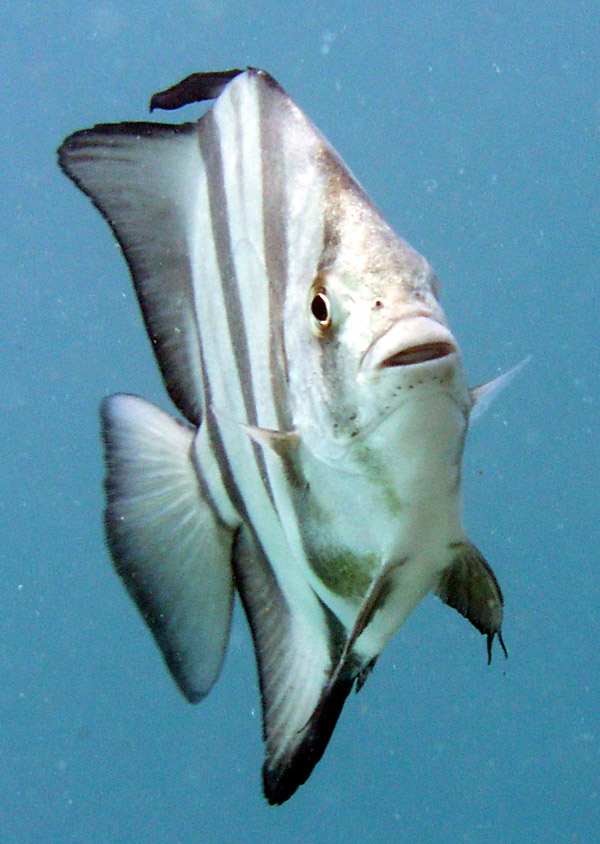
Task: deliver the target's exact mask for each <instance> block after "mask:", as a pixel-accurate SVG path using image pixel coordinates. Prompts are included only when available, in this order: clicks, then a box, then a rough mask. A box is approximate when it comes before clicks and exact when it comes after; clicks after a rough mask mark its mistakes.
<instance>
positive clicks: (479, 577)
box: [435, 542, 508, 664]
mask: <svg viewBox="0 0 600 844" xmlns="http://www.w3.org/2000/svg"><path fill="white" fill-rule="evenodd" d="M455 548H456V557H455V559H454V561H453V562H452V563H451V564H450V565H449V566H448V568H446V569H445V570H444V571H443V572H442V575H441V577H440V580H439V583H438V585H437V588H436V590H435V592H436V594H437V595H438V596H439V597H440V598H441V599H442V601H444V603H446V604H448V606H449V607H454V609H455V610H458V612H459V613H460V614H461V615H463V616H464V617H465V618H466V619H468V620H469V621H470V622H471V624H472V625H473V626H474V627H475V628H476V629H477V630H479V632H480V633H483V634H484V635H485V636H487V652H488V664H489V663H490V662H491V660H492V642H493V641H494V636H497V637H498V641H499V642H500V646H501V647H502V650H503V651H504V655H505V656H508V654H507V651H506V647H505V645H504V640H503V638H502V629H501V628H502V618H503V612H504V611H503V605H504V600H503V598H502V591H501V589H500V586H499V584H498V581H497V580H496V576H495V574H494V572H493V571H492V569H491V568H490V566H489V565H488V564H487V563H486V561H485V559H484V558H483V556H482V555H481V553H480V552H479V551H478V550H477V548H476V547H475V546H474V545H473V544H472V543H470V542H461V543H457V544H456V546H455Z"/></svg>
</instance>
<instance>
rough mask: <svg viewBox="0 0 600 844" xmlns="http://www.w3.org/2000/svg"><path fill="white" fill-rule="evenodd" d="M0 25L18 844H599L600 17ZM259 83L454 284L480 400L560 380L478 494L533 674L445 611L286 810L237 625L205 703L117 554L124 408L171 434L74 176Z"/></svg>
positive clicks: (580, 5)
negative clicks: (197, 74) (108, 443)
mask: <svg viewBox="0 0 600 844" xmlns="http://www.w3.org/2000/svg"><path fill="white" fill-rule="evenodd" d="M0 31H1V32H2V49H1V50H0V71H1V78H2V80H3V93H2V96H1V97H0V153H1V161H2V167H1V168H0V198H1V199H0V218H1V219H0V221H1V232H2V234H1V237H0V250H1V260H0V274H1V297H2V298H1V302H2V305H1V308H0V340H1V344H2V355H1V358H0V366H1V373H0V385H1V392H0V419H1V434H0V437H1V454H2V464H1V465H2V471H1V473H0V518H1V521H2V526H1V531H2V533H1V536H2V543H1V546H0V554H1V561H0V672H1V673H0V676H1V678H2V679H1V682H0V842H2V844H80V843H81V844H83V842H94V844H121V843H122V842H124V841H131V842H136V844H159V842H160V844H175V842H177V844H182V842H185V844H187V842H190V844H221V843H222V844H226V843H227V844H231V842H244V843H245V844H258V842H261V844H271V842H273V844H296V842H298V844H300V842H301V843H302V844H307V842H309V843H310V844H320V842H327V844H342V842H347V841H356V842H358V841H369V842H403V841H407V842H426V844H429V843H431V844H457V842H465V843H467V842H468V844H491V842H499V844H523V843H524V842H527V844H529V842H536V844H537V842H544V844H554V842H556V844H558V842H560V844H566V843H567V842H578V844H596V842H598V841H600V726H599V719H600V700H599V693H600V671H599V659H600V656H599V651H600V577H599V559H598V558H599V551H600V530H599V519H598V509H599V507H598V504H599V498H600V494H599V492H600V487H599V476H600V460H599V456H600V450H599V424H598V423H599V418H598V405H599V402H598V387H599V385H600V382H599V374H600V370H599V365H598V359H599V354H598V347H599V342H600V327H599V323H600V291H599V286H600V285H599V282H600V239H599V236H600V217H599V212H600V207H599V196H600V192H599V165H600V153H599V149H600V148H599V141H600V55H599V54H600V7H599V6H598V3H597V2H595V1H594V0H589V2H587V0H584V2H579V0H539V1H538V2H536V3H534V4H525V3H522V2H517V0H514V2H508V0H507V1H506V2H505V1H504V0H498V2H493V0H483V2H479V3H467V2H452V1H451V0H429V1H428V2H427V3H423V2H422V0H419V2H417V0H405V2H402V3H398V2H391V0H390V2H382V1H380V2H378V0H375V2H371V3H369V4H366V3H365V4H360V3H356V2H349V1H348V0H346V2H343V0H330V2H297V3H294V4H284V3H281V2H276V1H275V0H266V2H259V0H254V1H253V0H235V2H234V0H180V2H178V3H173V2H171V1H170V0H154V2H152V3H144V2H141V0H135V2H134V0H118V2H117V0H114V2H96V1H95V0H92V1H91V2H87V3H82V4H73V3H68V2H54V3H44V2H41V0H39V2H19V3H17V2H14V0H13V2H11V0H8V2H5V3H3V4H2V8H1V10H0ZM245 65H254V66H259V67H264V68H265V69H267V70H269V71H270V72H271V73H272V74H273V75H274V76H275V78H276V79H277V80H278V81H279V82H280V83H281V84H282V85H283V86H284V88H286V90H287V91H288V92H289V94H290V95H291V96H292V97H293V98H294V100H296V102H297V103H298V104H299V105H300V107H301V108H302V109H303V110H304V111H305V112H306V113H307V114H308V116H309V117H310V118H311V119H312V120H313V122H314V123H315V124H316V125H317V126H318V127H319V128H320V129H321V131H322V132H323V133H324V134H325V135H326V137H327V138H328V139H329V140H330V141H331V142H332V144H333V145H334V146H335V148H336V149H337V150H338V152H339V153H340V154H341V155H342V157H343V158H344V159H345V161H346V163H347V164H348V165H349V167H350V168H351V169H352V171H353V172H354V174H355V175H356V177H357V178H358V180H359V181H360V182H361V183H362V185H363V186H364V187H365V189H366V190H367V192H368V193H369V194H370V195H371V197H372V198H373V200H374V201H375V202H376V203H377V204H378V205H379V207H380V208H381V209H382V210H383V212H384V214H385V216H386V217H387V218H388V220H389V221H390V223H391V224H392V225H393V226H394V228H395V229H396V230H397V231H398V232H399V233H400V234H401V235H402V236H403V237H405V238H406V239H407V240H408V241H409V242H410V243H411V244H412V245H413V246H414V247H415V248H417V249H418V250H419V251H421V252H422V253H423V254H424V255H425V256H426V257H427V258H428V259H429V260H430V261H431V262H432V263H433V264H434V266H435V268H436V270H437V272H438V275H439V276H440V279H441V282H442V301H443V305H444V308H445V311H446V314H447V315H448V318H449V320H450V324H451V326H452V329H453V331H454V333H455V335H456V336H457V337H458V339H459V341H460V343H461V346H462V350H463V354H464V357H465V361H466V367H467V371H468V374H469V378H470V382H471V383H472V384H477V383H480V382H482V381H485V380H487V379H489V378H492V377H493V376H495V375H497V374H498V373H499V372H500V371H503V370H506V369H508V368H510V367H511V366H513V365H514V364H516V363H517V362H518V361H520V360H521V359H522V358H524V357H525V356H527V355H531V356H532V361H531V362H530V363H529V364H528V366H527V367H525V369H524V370H523V371H522V373H521V374H520V376H519V377H518V379H516V381H515V382H514V383H513V385H512V386H511V387H510V389H509V390H507V391H505V392H504V393H503V394H502V395H501V396H500V397H499V399H498V400H497V401H496V403H495V404H494V405H493V407H492V408H491V409H490V410H489V411H488V413H487V414H486V415H485V416H484V417H483V419H482V420H481V421H480V422H478V423H477V424H476V425H475V426H474V428H473V430H472V431H471V434H470V437H469V440H468V444H467V453H466V461H465V469H464V477H465V513H466V516H465V517H466V526H467V530H468V533H469V534H470V536H471V538H472V539H473V541H474V542H475V543H476V544H477V545H478V546H479V547H480V548H481V550H482V551H483V553H484V554H485V556H486V558H487V559H488V560H489V562H490V564H491V565H492V566H493V568H494V571H495V572H496V574H497V576H498V579H499V581H500V583H501V585H502V589H503V591H504V597H505V622H504V628H503V629H504V638H505V641H506V644H507V647H508V650H509V659H508V660H507V661H505V660H504V659H503V657H502V655H501V653H500V649H499V648H496V649H495V656H494V660H493V662H492V665H491V666H490V667H488V666H487V665H486V653H485V640H484V639H483V638H482V637H481V636H480V635H479V634H478V633H477V632H476V631H475V630H474V629H473V628H472V627H471V626H470V625H469V624H468V623H467V622H466V621H465V620H464V619H463V618H461V617H460V616H459V615H458V614H457V613H456V612H454V611H453V610H450V609H448V608H447V607H445V606H443V605H442V604H441V603H440V601H438V600H437V599H435V598H433V597H429V598H428V599H427V600H425V601H424V602H423V604H422V605H421V606H420V607H419V608H418V609H417V611H416V612H415V613H414V615H413V616H412V617H411V618H410V619H409V621H408V622H407V624H406V625H405V626H404V627H403V628H402V630H401V631H400V632H399V634H398V635H397V636H396V637H395V638H394V639H393V640H392V642H391V643H390V644H389V645H388V647H387V648H386V650H385V651H384V653H383V655H382V656H381V658H380V660H379V662H378V664H377V667H376V670H375V671H374V673H373V675H372V676H371V677H370V678H369V681H368V683H367V684H366V685H365V688H364V689H363V690H362V691H361V693H360V694H359V695H358V696H355V695H352V696H351V697H350V698H349V700H348V702H347V704H346V706H345V708H344V711H343V713H342V716H341V719H340V722H339V724H338V726H337V728H336V730H335V732H334V734H333V738H332V740H331V743H330V745H329V747H328V750H327V752H326V754H325V756H324V758H323V760H322V761H321V763H320V764H319V765H318V766H317V768H316V770H315V771H314V773H313V775H312V777H311V778H310V780H309V782H308V783H307V784H306V785H305V786H303V787H302V788H301V789H300V790H299V791H298V793H297V794H296V795H295V796H294V797H293V798H292V799H291V800H290V802H289V803H287V804H286V805H284V806H283V807H281V808H269V807H268V806H267V804H266V802H265V801H264V799H263V798H262V796H261V793H260V766H261V764H262V754H263V750H262V744H261V734H260V733H261V729H260V702H259V697H258V689H257V682H256V672H255V666H254V657H253V653H252V647H251V641H250V635H249V632H248V630H247V626H246V622H245V619H244V617H243V613H242V612H241V610H240V607H239V605H238V606H237V607H236V613H235V621H234V627H233V635H232V640H231V644H230V647H229V652H228V656H227V660H226V664H225V669H224V671H223V674H222V676H221V678H220V680H219V682H218V683H217V685H216V686H215V688H214V689H213V691H212V692H211V694H210V695H209V697H208V698H207V699H206V700H205V701H204V702H203V703H202V704H200V705H198V706H195V707H193V706H190V705H189V704H187V703H186V702H185V701H184V699H183V697H182V696H181V695H180V693H179V692H178V691H177V689H176V687H175V685H174V683H173V682H172V680H171V679H170V677H169V676H168V674H167V671H166V669H165V668H164V666H163V664H162V660H161V657H160V655H159V652H158V650H157V648H156V646H155V645H154V642H153V641H152V639H151V637H150V634H149V633H148V631H147V629H146V627H145V626H144V624H143V622H142V620H141V617H140V616H139V614H138V613H137V611H136V610H135V608H134V606H133V604H132V603H131V601H130V599H129V598H128V596H127V595H126V593H125V590H124V589H123V587H122V585H121V583H120V582H119V580H118V578H117V577H116V576H115V574H114V573H113V570H112V566H111V563H110V562H109V558H108V555H107V552H106V549H105V547H104V539H103V529H102V507H103V501H102V476H103V468H102V453H101V445H100V440H99V422H98V405H99V402H100V400H101V399H102V397H103V396H105V395H107V394H110V393H112V392H116V391H126V392H135V393H138V394H140V395H142V396H144V397H145V398H147V399H150V400H152V401H154V402H155V403H157V404H159V405H160V406H162V407H163V408H165V409H169V410H170V409H171V408H170V405H169V401H168V398H167V396H166V393H165V391H164V389H163V387H162V384H161V381H160V377H159V373H158V369H157V366H156V364H155V362H154V359H153V356H152V352H151V349H150V344H149V342H148V340H147V338H146V335H145V332H144V329H143V326H142V321H141V317H140V314H139V311H138V306H137V302H136V300H135V297H134V293H133V288H132V285H131V282H130V279H129V276H128V273H127V270H126V266H125V263H124V261H123V259H122V256H121V254H120V252H119V249H118V247H117V246H116V243H115V241H114V239H113V237H112V235H111V234H110V232H109V229H108V227H107V226H106V224H105V223H104V222H103V220H102V219H101V217H100V215H99V214H98V213H97V212H96V211H95V210H94V209H93V208H92V206H91V204H90V203H89V201H87V200H86V199H85V198H84V197H83V196H82V195H81V194H80V193H79V192H78V191H76V190H75V189H74V187H73V185H71V184H70V183H69V182H68V181H67V179H65V178H64V176H63V175H62V174H61V173H60V171H59V169H58V167H57V166H56V160H55V149H56V147H57V146H58V144H59V143H60V142H61V140H62V139H63V137H64V136H65V135H67V134H69V133H70V132H72V131H74V130H76V129H80V128H84V127H88V126H91V125H93V124H94V123H98V122H115V121H120V120H146V119H148V114H147V104H148V101H149V97H150V95H151V94H152V93H153V92H155V91H157V90H161V89H163V88H165V87H167V86H169V85H171V84H173V83H175V82H177V81H178V80H179V79H181V78H182V77H184V76H185V75H187V74H188V73H192V72H194V71H200V70H221V69H225V68H230V67H243V66H245ZM201 111H202V107H200V106H190V107H187V108H186V109H184V110H182V111H180V112H175V113H174V114H171V115H168V114H166V115H165V114H163V113H159V114H158V115H157V117H156V119H157V120H159V121H162V122H169V121H172V122H183V121H185V120H194V119H196V117H197V116H198V115H199V114H200V112H201Z"/></svg>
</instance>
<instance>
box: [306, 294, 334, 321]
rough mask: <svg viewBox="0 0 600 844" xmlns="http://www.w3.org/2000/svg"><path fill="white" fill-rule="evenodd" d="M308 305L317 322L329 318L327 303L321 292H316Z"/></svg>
mask: <svg viewBox="0 0 600 844" xmlns="http://www.w3.org/2000/svg"><path fill="white" fill-rule="evenodd" d="M310 307H311V311H312V315H313V316H314V318H315V319H316V320H317V321H318V322H327V320H328V319H329V307H328V305H327V299H326V298H325V296H323V294H322V293H317V295H316V296H315V298H314V299H313V300H312V305H311V306H310Z"/></svg>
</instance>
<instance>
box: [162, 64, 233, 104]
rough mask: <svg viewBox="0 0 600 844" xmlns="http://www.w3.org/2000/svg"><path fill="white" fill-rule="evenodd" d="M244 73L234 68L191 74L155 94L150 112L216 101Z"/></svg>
mask: <svg viewBox="0 0 600 844" xmlns="http://www.w3.org/2000/svg"><path fill="white" fill-rule="evenodd" d="M243 72H244V71H243V70H241V69H240V68H233V69H232V70H217V71H212V72H210V73H191V74H190V75H189V76H186V77H185V79H182V80H181V82H177V83H176V84H175V85H171V87H170V88H165V90H164V91H158V92H157V93H156V94H153V95H152V97H151V99H150V111H154V109H155V108H161V109H164V110H165V111H173V110H174V109H176V108H181V107H182V106H185V105H189V104H190V103H201V102H204V101H205V100H215V99H216V98H217V97H218V96H219V94H220V93H221V92H222V91H223V89H224V88H225V86H226V85H228V84H229V83H230V82H231V80H232V79H235V77H236V76H239V74H240V73H243Z"/></svg>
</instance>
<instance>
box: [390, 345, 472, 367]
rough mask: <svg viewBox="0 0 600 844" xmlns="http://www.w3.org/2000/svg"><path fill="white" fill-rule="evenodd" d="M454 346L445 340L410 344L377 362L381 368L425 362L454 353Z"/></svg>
mask: <svg viewBox="0 0 600 844" xmlns="http://www.w3.org/2000/svg"><path fill="white" fill-rule="evenodd" d="M455 351H456V346H454V345H453V344H452V343H448V342H446V341H443V340H442V341H437V342H436V341H433V342H431V343H420V344H419V345H418V346H410V347H409V348H408V349H402V350H401V351H399V352H394V354H393V355H390V356H389V357H387V358H385V360H382V361H381V363H380V364H379V366H380V368H381V369H384V368H386V367H390V366H413V365H414V364H416V363H425V362H426V361H428V360H438V359H439V358H445V357H447V356H448V355H451V354H454V352H455Z"/></svg>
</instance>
